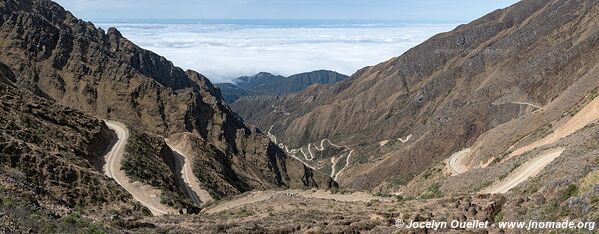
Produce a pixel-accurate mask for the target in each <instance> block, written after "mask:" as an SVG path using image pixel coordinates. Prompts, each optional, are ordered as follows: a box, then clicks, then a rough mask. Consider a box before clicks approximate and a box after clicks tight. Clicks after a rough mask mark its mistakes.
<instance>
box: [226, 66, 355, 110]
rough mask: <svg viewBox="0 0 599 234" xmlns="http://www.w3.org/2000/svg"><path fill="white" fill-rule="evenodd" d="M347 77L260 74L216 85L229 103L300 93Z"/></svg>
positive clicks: (314, 73)
mask: <svg viewBox="0 0 599 234" xmlns="http://www.w3.org/2000/svg"><path fill="white" fill-rule="evenodd" d="M347 78H348V77H347V76H346V75H343V74H339V73H337V72H334V71H326V70H318V71H312V72H306V73H300V74H296V75H292V76H288V77H284V76H280V75H273V74H270V73H267V72H261V73H258V74H256V75H253V76H242V77H239V78H237V79H235V80H233V83H222V84H216V86H217V87H219V88H220V89H221V91H222V94H223V96H224V97H225V100H226V101H227V102H229V103H233V102H235V101H236V100H237V99H239V98H241V97H245V96H279V95H285V94H290V93H296V92H300V91H302V90H304V89H306V88H308V87H309V86H311V85H314V84H333V83H336V82H338V81H341V80H344V79H347Z"/></svg>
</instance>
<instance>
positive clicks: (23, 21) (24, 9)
mask: <svg viewBox="0 0 599 234" xmlns="http://www.w3.org/2000/svg"><path fill="white" fill-rule="evenodd" d="M0 48H1V50H0V62H3V63H5V64H6V66H5V67H4V68H6V70H7V71H10V72H11V73H12V74H14V76H13V77H14V79H13V80H14V83H15V84H16V86H18V87H22V88H25V89H28V90H30V91H32V92H33V93H35V94H36V95H38V96H40V97H43V98H46V99H48V100H49V101H48V102H56V103H57V104H60V105H64V106H68V107H69V108H72V109H73V110H80V111H83V112H86V113H89V114H92V115H94V116H97V117H98V118H102V119H110V120H117V121H120V122H123V123H125V124H126V125H127V126H128V127H129V128H131V129H133V130H137V131H140V132H148V133H150V134H153V135H156V136H157V137H159V138H168V137H169V136H172V135H174V134H179V133H189V134H192V135H193V136H195V138H196V139H197V141H199V142H201V143H202V144H201V146H199V147H197V148H194V149H193V150H194V151H192V153H193V154H197V157H200V156H201V157H202V158H203V159H206V160H209V161H210V162H211V163H217V164H216V165H211V164H209V165H193V167H194V168H195V169H194V172H196V174H197V176H198V177H207V176H208V175H209V174H212V173H220V172H223V171H220V170H219V169H218V168H220V167H225V168H227V170H226V173H225V174H218V175H217V176H219V177H221V178H224V181H228V182H222V181H210V182H211V183H212V184H210V185H207V186H209V187H210V188H211V189H214V190H223V191H225V192H223V193H222V194H221V195H222V196H225V195H231V194H232V193H239V192H244V191H248V190H252V189H264V188H286V187H304V186H316V185H318V186H324V187H327V186H328V185H331V186H333V185H334V182H332V181H331V179H330V178H329V177H328V176H327V175H325V174H321V173H315V172H312V171H311V169H309V168H307V167H304V165H303V164H302V163H300V162H295V161H294V160H293V159H290V158H288V157H287V156H286V155H285V154H284V153H282V152H280V151H277V149H276V147H274V145H273V144H272V143H271V142H270V141H268V137H266V136H264V135H263V134H262V133H260V132H259V131H258V130H256V129H253V128H251V127H248V126H246V125H245V124H244V123H243V122H242V120H241V119H240V118H239V117H238V116H237V115H236V114H235V113H233V112H232V111H231V110H230V109H229V108H228V106H227V105H226V104H224V101H223V100H222V97H221V94H220V92H219V90H218V89H217V88H215V87H214V86H213V85H212V84H211V83H210V81H209V80H208V79H207V78H205V77H204V76H202V75H201V74H199V73H197V72H195V71H190V70H188V71H183V70H181V69H180V68H178V67H175V66H173V64H172V63H171V62H170V61H168V60H166V59H165V58H164V57H161V56H159V55H156V54H154V53H152V52H150V51H147V50H144V49H141V48H139V47H137V46H136V45H135V44H133V43H132V42H130V41H129V40H127V39H126V38H124V37H123V36H122V35H121V34H120V33H119V31H117V30H116V29H114V28H110V29H108V30H107V31H104V30H103V29H99V28H96V27H95V26H94V25H93V24H92V23H90V22H84V21H82V20H79V19H77V18H76V17H74V16H73V15H72V14H71V13H69V12H68V11H66V10H64V9H63V8H62V7H61V6H59V5H58V4H56V3H54V2H52V1H49V0H25V1H22V0H18V1H17V0H3V1H0ZM3 71H4V69H3ZM81 121H83V120H81ZM92 124H98V125H99V126H102V125H101V124H100V122H99V121H98V120H94V121H88V123H87V126H90V127H91V125H92ZM99 126H96V127H99ZM35 129H37V131H42V130H43V129H42V128H34V129H33V130H35ZM10 134H12V133H10ZM10 134H9V135H10ZM38 140H40V141H41V143H43V142H45V139H42V138H40V139H38ZM163 146H164V145H163ZM147 147H149V148H151V147H153V146H147ZM73 148H75V147H73ZM81 150H83V149H81ZM24 155H26V152H21V153H17V154H16V156H15V157H17V158H16V159H15V160H17V159H19V158H21V159H20V160H23V158H24ZM157 155H160V154H158V153H156V152H149V153H148V154H147V155H142V156H143V157H148V159H152V160H154V159H155V157H157ZM89 160H96V161H93V163H94V164H95V166H98V165H97V164H101V163H102V162H101V161H100V160H98V159H97V158H91V159H89ZM156 166H159V165H156ZM164 166H165V165H161V167H162V168H160V169H158V170H163V169H166V167H164ZM166 166H168V165H166ZM208 168H215V169H214V171H213V170H212V169H208ZM215 171H216V172H215ZM291 172H293V173H291ZM50 175H52V174H50ZM295 175H298V176H297V177H296V176H295ZM164 178H168V176H167V175H165V177H164ZM231 181H235V182H234V183H238V184H234V185H230V184H229V183H233V182H231ZM165 183H166V184H168V186H170V185H172V184H173V181H165V182H164V183H152V184H163V185H164V184H165ZM239 183H241V184H239ZM85 186H92V184H85ZM230 186H232V187H233V188H235V189H224V188H228V187H230ZM171 187H172V186H171ZM66 191H68V190H66ZM118 191H120V190H118Z"/></svg>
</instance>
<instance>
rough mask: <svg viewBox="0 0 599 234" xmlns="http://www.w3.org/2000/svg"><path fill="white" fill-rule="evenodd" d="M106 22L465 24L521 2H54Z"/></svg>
mask: <svg viewBox="0 0 599 234" xmlns="http://www.w3.org/2000/svg"><path fill="white" fill-rule="evenodd" d="M55 1H56V2H58V3H60V4H61V5H63V6H64V7H65V8H66V9H67V10H70V11H71V12H73V13H74V14H75V15H76V16H77V17H80V18H83V19H85V20H92V21H93V20H103V19H323V20H374V21H376V20H392V21H403V22H436V23H440V22H451V23H465V22H468V21H471V20H474V19H476V18H479V17H480V16H482V15H484V14H486V13H488V12H491V11H493V10H495V9H498V8H503V7H507V6H509V5H511V4H513V3H515V2H517V1H516V0H484V1H481V0H55Z"/></svg>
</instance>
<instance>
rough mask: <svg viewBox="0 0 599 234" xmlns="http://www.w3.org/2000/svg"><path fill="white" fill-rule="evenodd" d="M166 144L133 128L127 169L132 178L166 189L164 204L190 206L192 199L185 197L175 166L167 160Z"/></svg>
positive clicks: (178, 207)
mask: <svg viewBox="0 0 599 234" xmlns="http://www.w3.org/2000/svg"><path fill="white" fill-rule="evenodd" d="M165 145H166V144H165V143H164V141H163V140H162V139H160V138H158V137H153V136H150V135H149V134H146V133H141V132H138V131H135V130H132V132H131V136H130V137H129V141H128V142H127V148H126V154H125V157H124V159H123V164H122V166H123V170H124V171H125V174H127V176H129V178H131V180H133V181H139V182H142V183H144V184H148V185H151V186H152V187H155V188H159V189H160V190H161V191H162V194H161V196H160V202H161V203H163V204H165V205H168V206H170V207H173V208H175V209H180V208H190V206H191V204H192V203H191V201H190V200H189V199H187V198H186V197H185V195H184V194H183V191H181V189H180V188H179V186H178V184H177V182H176V181H175V179H174V176H173V172H172V171H171V168H170V167H169V166H168V165H167V162H165V159H163V155H162V154H163V147H165ZM173 160H174V159H173ZM173 163H174V162H173Z"/></svg>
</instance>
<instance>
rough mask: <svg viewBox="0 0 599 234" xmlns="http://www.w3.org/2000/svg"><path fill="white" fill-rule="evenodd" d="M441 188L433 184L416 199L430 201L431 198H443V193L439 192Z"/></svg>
mask: <svg viewBox="0 0 599 234" xmlns="http://www.w3.org/2000/svg"><path fill="white" fill-rule="evenodd" d="M440 188H441V186H439V184H433V185H432V186H431V187H429V188H428V189H427V190H426V191H424V192H423V193H422V194H420V196H418V199H432V198H440V197H443V192H441V189H440Z"/></svg>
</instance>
